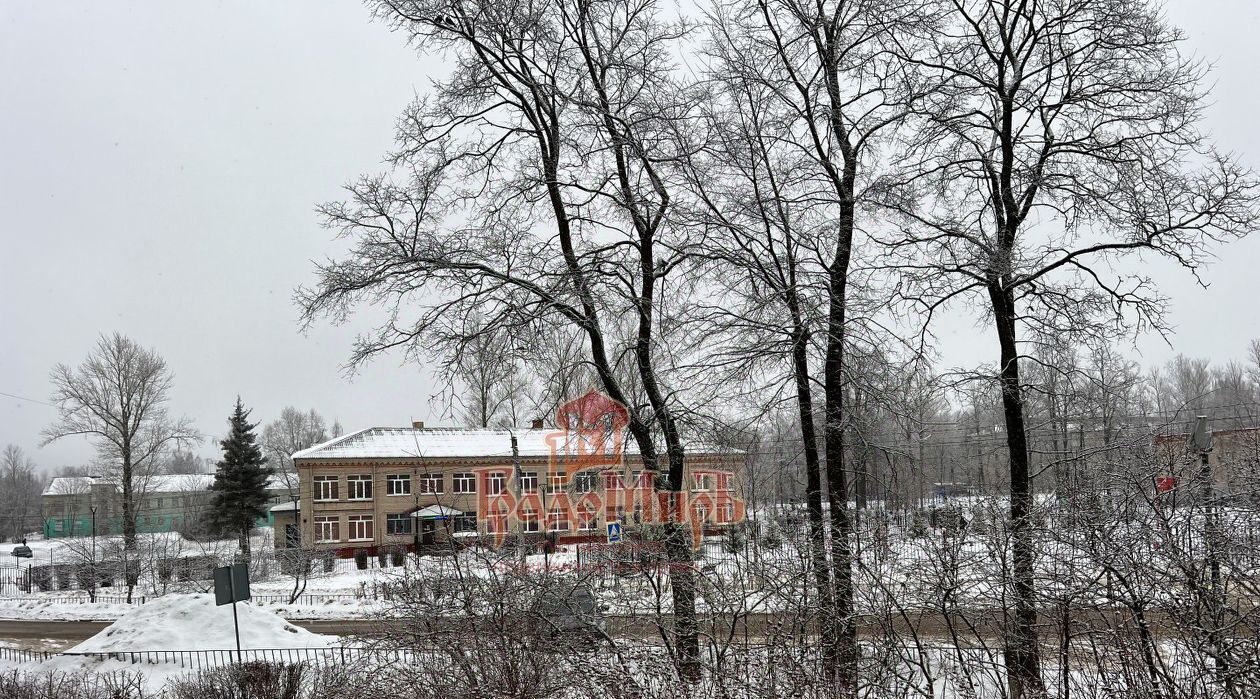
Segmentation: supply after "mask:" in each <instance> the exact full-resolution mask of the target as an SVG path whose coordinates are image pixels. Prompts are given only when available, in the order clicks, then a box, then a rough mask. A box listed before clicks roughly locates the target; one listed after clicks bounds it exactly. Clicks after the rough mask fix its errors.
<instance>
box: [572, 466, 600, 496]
mask: <svg viewBox="0 0 1260 699" xmlns="http://www.w3.org/2000/svg"><path fill="white" fill-rule="evenodd" d="M598 486H599V473H597V472H595V471H583V472H582V473H578V474H575V475H574V476H573V492H575V493H590V492H594V491H595V489H596V488H597V487H598Z"/></svg>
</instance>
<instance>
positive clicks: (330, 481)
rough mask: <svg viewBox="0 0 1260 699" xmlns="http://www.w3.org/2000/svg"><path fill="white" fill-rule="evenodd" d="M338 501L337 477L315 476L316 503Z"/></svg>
mask: <svg viewBox="0 0 1260 699" xmlns="http://www.w3.org/2000/svg"><path fill="white" fill-rule="evenodd" d="M336 499H337V477H336V476H315V501H316V502H319V501H321V500H336Z"/></svg>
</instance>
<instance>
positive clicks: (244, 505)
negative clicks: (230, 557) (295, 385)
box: [209, 396, 272, 561]
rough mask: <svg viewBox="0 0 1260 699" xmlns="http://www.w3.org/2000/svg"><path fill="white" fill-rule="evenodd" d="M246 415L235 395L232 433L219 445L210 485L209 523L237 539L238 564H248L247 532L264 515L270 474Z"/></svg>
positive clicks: (246, 411) (229, 420)
mask: <svg viewBox="0 0 1260 699" xmlns="http://www.w3.org/2000/svg"><path fill="white" fill-rule="evenodd" d="M249 412H250V411H248V410H246V409H245V405H244V404H243V403H242V402H241V398H240V396H237V398H236V410H235V411H233V413H232V416H231V417H230V418H228V423H229V424H230V425H231V431H230V432H228V436H227V437H226V438H225V439H224V440H223V441H222V442H220V443H219V445H220V446H221V447H222V448H223V459H222V460H220V461H219V463H218V464H217V466H218V468H217V470H216V471H215V474H214V485H212V486H210V490H211V491H212V492H213V494H214V496H213V499H212V500H211V507H210V515H209V522H210V524H211V526H213V527H214V528H216V529H218V530H219V531H220V532H222V533H224V534H235V535H236V536H237V538H238V540H239V542H240V553H239V560H241V561H249V555H250V551H249V532H250V530H251V529H253V528H254V522H255V521H256V520H258V519H259V518H260V517H264V516H266V514H267V480H268V479H269V478H270V477H271V474H272V469H271V468H270V467H269V466H267V457H265V456H263V452H262V447H260V446H259V445H258V441H257V436H256V435H255V434H254V428H255V427H256V426H257V423H250V422H249Z"/></svg>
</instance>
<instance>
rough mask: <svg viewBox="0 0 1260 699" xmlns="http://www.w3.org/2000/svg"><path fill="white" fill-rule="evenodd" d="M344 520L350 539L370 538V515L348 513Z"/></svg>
mask: <svg viewBox="0 0 1260 699" xmlns="http://www.w3.org/2000/svg"><path fill="white" fill-rule="evenodd" d="M346 520H347V522H346V524H347V526H348V529H349V530H350V531H349V532H348V533H349V534H350V537H349V540H350V541H371V540H372V515H350V516H349V517H347V518H346Z"/></svg>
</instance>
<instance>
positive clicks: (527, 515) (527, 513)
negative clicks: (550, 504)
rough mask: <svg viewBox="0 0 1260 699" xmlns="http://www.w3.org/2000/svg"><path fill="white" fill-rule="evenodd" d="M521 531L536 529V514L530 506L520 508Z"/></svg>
mask: <svg viewBox="0 0 1260 699" xmlns="http://www.w3.org/2000/svg"><path fill="white" fill-rule="evenodd" d="M521 531H523V532H527V533H533V532H536V531H538V514H537V513H536V512H534V509H533V508H531V507H525V508H522V509H521Z"/></svg>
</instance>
